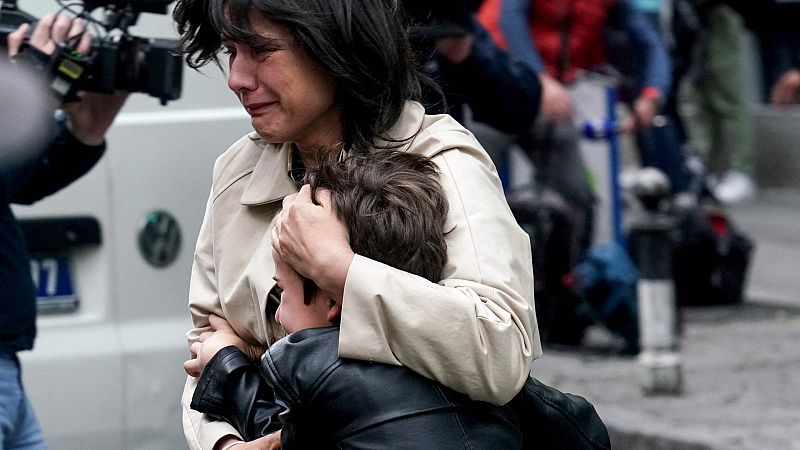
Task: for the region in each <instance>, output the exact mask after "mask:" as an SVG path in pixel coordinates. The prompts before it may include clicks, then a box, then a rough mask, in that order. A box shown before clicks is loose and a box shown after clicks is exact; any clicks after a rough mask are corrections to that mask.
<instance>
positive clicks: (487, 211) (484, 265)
mask: <svg viewBox="0 0 800 450" xmlns="http://www.w3.org/2000/svg"><path fill="white" fill-rule="evenodd" d="M477 156H478V155H474V154H470V153H469V152H467V151H463V150H459V149H455V150H448V151H445V152H442V153H440V154H438V155H436V156H434V157H433V158H432V159H433V161H435V162H436V163H437V164H438V166H439V167H440V170H441V173H442V175H441V181H442V187H443V189H444V191H445V194H446V197H447V199H448V202H449V205H450V208H449V213H448V219H447V222H446V228H447V229H448V230H450V231H449V232H448V233H447V237H446V241H447V249H448V262H447V265H446V266H445V272H444V274H445V278H446V279H444V280H442V281H441V282H440V283H438V284H437V283H431V282H429V281H427V280H425V279H423V278H421V277H417V276H415V275H412V274H409V273H407V272H403V271H401V270H398V269H394V268H392V267H389V266H387V265H384V264H381V263H378V262H376V261H373V260H370V259H367V258H365V257H362V256H360V255H356V257H355V258H354V260H353V263H352V264H351V266H350V269H349V272H348V274H347V280H346V282H345V292H344V301H343V304H342V305H343V306H342V308H343V309H342V316H341V334H340V338H339V355H340V356H341V357H346V358H355V359H361V360H366V361H375V362H381V363H388V364H395V365H399V364H402V365H405V366H407V367H409V368H410V369H412V370H414V371H415V372H417V373H420V374H422V375H424V376H426V377H428V378H432V379H434V380H436V381H438V382H440V383H442V384H444V385H445V386H447V387H450V388H452V389H454V390H456V391H459V392H463V393H465V394H467V395H469V396H470V398H472V399H474V400H482V401H488V402H492V403H495V404H505V403H506V402H508V401H509V400H511V398H512V397H514V395H515V394H516V393H517V392H518V391H519V389H520V388H521V387H522V385H523V384H524V382H525V380H526V379H527V378H528V375H529V373H530V365H531V362H532V361H533V359H534V358H536V357H538V356H539V355H540V354H541V344H540V342H539V336H538V331H537V325H536V315H535V311H534V305H533V265H532V261H531V246H530V240H529V238H528V236H527V235H526V234H525V232H524V231H522V229H521V228H520V227H519V226H518V225H517V223H516V221H515V220H514V217H513V216H512V214H511V211H510V210H509V208H508V205H507V203H506V201H505V197H504V194H503V190H502V187H501V185H500V181H499V179H498V178H497V174H496V172H495V171H494V168H493V167H492V166H491V163H490V162H487V161H488V158H485V159H479V158H478V157H477ZM484 156H485V155H484Z"/></svg>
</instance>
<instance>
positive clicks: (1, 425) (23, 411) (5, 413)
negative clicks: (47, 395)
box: [0, 353, 47, 450]
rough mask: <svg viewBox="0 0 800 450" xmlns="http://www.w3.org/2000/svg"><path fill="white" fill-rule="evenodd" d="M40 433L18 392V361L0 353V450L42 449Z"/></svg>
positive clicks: (19, 389) (20, 389)
mask: <svg viewBox="0 0 800 450" xmlns="http://www.w3.org/2000/svg"><path fill="white" fill-rule="evenodd" d="M46 448H47V446H46V445H45V443H44V437H43V436H42V430H41V428H39V422H38V421H37V420H36V415H35V414H34V413H33V408H32V407H31V403H30V401H28V397H27V396H26V395H25V391H24V390H23V389H22V380H21V378H20V368H19V360H17V357H16V355H14V354H2V353H0V450H12V449H26V450H32V449H37V450H38V449H46Z"/></svg>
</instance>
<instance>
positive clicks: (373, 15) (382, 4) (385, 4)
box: [173, 0, 436, 152]
mask: <svg viewBox="0 0 800 450" xmlns="http://www.w3.org/2000/svg"><path fill="white" fill-rule="evenodd" d="M432 1H435V0H432ZM251 13H259V14H261V15H262V16H263V17H264V18H266V19H268V20H270V21H273V22H275V23H277V24H280V25H282V26H285V27H286V28H287V29H288V30H289V31H290V32H291V34H292V35H293V37H294V39H295V42H296V43H297V44H299V45H300V46H301V47H302V49H303V50H304V51H305V52H306V53H307V54H308V55H309V57H310V58H312V59H313V60H314V61H315V62H316V64H317V65H318V67H319V68H320V69H321V70H322V71H324V72H326V73H327V74H329V75H330V76H331V77H332V78H333V79H334V80H335V83H336V90H337V91H336V92H337V100H338V102H339V104H340V105H341V107H342V127H343V130H342V134H343V136H344V141H345V142H344V145H345V148H347V149H348V150H352V151H355V152H361V151H365V150H368V149H370V148H372V147H374V146H376V145H377V144H378V141H379V140H384V141H387V142H389V143H388V144H386V145H385V146H389V147H391V146H396V145H397V142H392V140H391V139H389V137H388V136H387V135H386V132H387V131H388V130H389V129H390V128H391V127H392V126H393V125H394V124H395V123H396V122H397V120H398V118H399V117H400V114H401V112H402V110H403V106H404V104H405V102H406V101H407V100H420V99H421V95H422V86H423V85H425V86H430V85H433V84H434V82H433V81H432V80H431V79H430V78H428V77H427V75H425V74H423V73H422V72H421V71H420V70H419V68H418V67H417V66H416V64H415V63H414V60H413V52H412V49H411V46H410V44H409V41H408V37H407V33H406V30H405V28H404V25H403V19H402V8H401V7H400V6H399V4H398V1H397V0H179V1H178V3H177V5H176V6H175V9H174V12H173V17H174V18H175V21H176V22H177V26H178V32H179V33H180V34H181V38H180V44H181V48H182V50H183V52H184V54H185V59H186V62H187V64H188V65H189V66H190V67H192V68H194V69H198V68H200V67H202V66H204V65H206V64H207V63H209V62H212V61H213V62H215V63H216V64H217V65H220V63H219V59H218V55H219V51H220V48H221V41H222V36H225V37H226V38H228V39H231V40H233V41H236V42H242V43H244V44H245V45H248V46H251V47H253V48H258V47H259V46H260V44H263V42H262V39H261V37H260V36H259V35H258V34H257V33H256V32H255V31H254V30H253V28H252V26H251V25H250V15H251ZM434 89H436V88H434ZM405 138H410V136H407V137H405Z"/></svg>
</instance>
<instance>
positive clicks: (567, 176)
mask: <svg viewBox="0 0 800 450" xmlns="http://www.w3.org/2000/svg"><path fill="white" fill-rule="evenodd" d="M517 143H518V144H519V146H520V147H521V148H522V149H523V150H524V151H525V154H527V155H528V156H529V157H530V158H531V160H532V161H533V165H534V167H535V170H536V181H537V182H538V183H539V184H540V185H541V186H544V187H546V188H549V189H552V190H553V191H554V192H556V193H558V194H559V195H560V196H561V197H563V199H564V200H565V201H566V202H567V203H568V204H569V205H570V206H571V208H572V209H574V210H575V211H580V213H579V214H577V215H576V217H575V221H576V223H575V224H574V226H575V230H577V233H575V236H574V238H575V242H574V243H573V245H572V252H571V255H570V260H571V261H572V262H573V264H575V263H577V262H578V261H580V260H581V259H582V258H583V256H584V254H585V252H586V251H587V250H588V248H589V246H590V245H591V242H592V234H593V225H594V224H593V222H594V220H593V219H594V203H595V195H594V190H593V188H592V186H591V183H590V177H589V172H588V168H587V166H586V163H585V161H584V159H583V155H582V154H581V151H580V147H579V135H578V131H577V130H576V129H575V127H574V126H573V125H572V123H571V122H569V123H561V124H558V123H553V122H550V121H547V120H538V121H537V122H536V124H535V125H534V127H533V129H532V130H531V132H530V133H527V134H526V135H524V136H522V137H520V138H519V139H518V140H517Z"/></svg>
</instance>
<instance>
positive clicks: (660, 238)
mask: <svg viewBox="0 0 800 450" xmlns="http://www.w3.org/2000/svg"><path fill="white" fill-rule="evenodd" d="M674 222H675V221H674V218H672V217H670V216H669V215H667V214H664V213H661V212H658V211H654V210H650V211H646V212H645V213H644V215H643V216H642V217H641V218H640V220H639V221H638V222H637V223H635V224H634V226H633V228H632V230H631V234H630V241H631V247H632V249H633V251H634V259H635V261H636V263H637V266H638V267H639V272H640V278H639V282H638V284H637V296H638V305H639V333H640V343H641V347H642V351H641V353H639V365H640V369H641V386H642V390H643V391H644V392H645V394H651V395H657V394H667V395H676V394H679V393H681V392H682V390H683V374H682V367H681V359H680V353H679V345H678V332H677V326H676V323H677V322H676V320H677V308H676V301H675V286H674V283H673V280H672V245H671V240H670V232H671V230H672V229H673V227H674Z"/></svg>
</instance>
